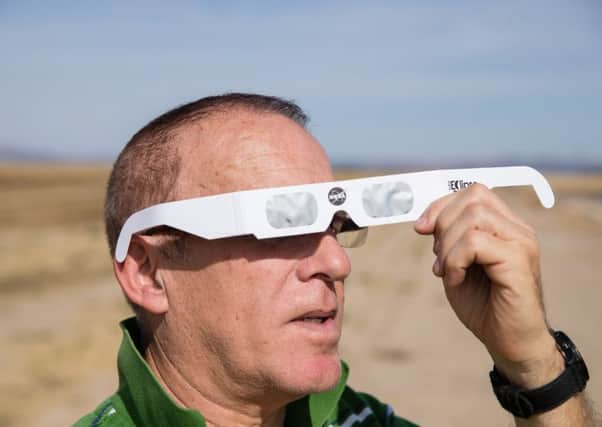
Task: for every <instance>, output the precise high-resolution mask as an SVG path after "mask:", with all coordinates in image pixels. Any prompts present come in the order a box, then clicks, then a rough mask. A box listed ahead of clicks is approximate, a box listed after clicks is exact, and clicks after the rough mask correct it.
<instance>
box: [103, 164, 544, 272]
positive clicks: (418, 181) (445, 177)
mask: <svg viewBox="0 0 602 427" xmlns="http://www.w3.org/2000/svg"><path fill="white" fill-rule="evenodd" d="M397 182H404V183H406V184H408V185H409V187H410V188H411V190H412V193H413V205H412V208H411V209H410V211H409V212H407V213H405V214H402V215H395V216H389V217H379V218H374V217H371V216H369V215H368V214H367V213H366V212H365V210H364V207H363V205H362V192H363V190H364V189H365V188H366V187H367V186H369V185H373V184H383V183H397ZM473 183H480V184H483V185H485V186H487V187H488V188H495V187H512V186H524V185H530V186H533V188H534V190H535V193H536V194H537V196H538V197H539V200H540V202H541V204H542V205H543V206H545V207H546V208H551V207H552V206H553V205H554V193H553V192H552V188H551V187H550V184H549V183H548V181H547V180H546V179H545V178H544V176H543V175H542V174H541V173H539V172H538V171H537V170H535V169H533V168H530V167H528V166H510V167H493V168H473V169H444V170H434V171H425V172H413V173H403V174H397V175H385V176H376V177H369V178H359V179H350V180H343V181H332V182H324V183H318V184H307V185H294V186H287V187H274V188H265V189H259V190H247V191H239V192H234V193H225V194H218V195H214V196H206V197H197V198H193V199H186V200H178V201H175V202H167V203H161V204H157V205H154V206H150V207H148V208H146V209H143V210H141V211H138V212H136V213H134V214H133V215H132V216H130V217H129V218H128V219H127V221H126V222H125V224H124V225H123V227H122V229H121V232H120V234H119V239H118V241H117V247H116V250H115V259H116V260H117V261H118V262H123V261H124V260H125V257H126V255H127V251H128V247H129V245H130V241H131V237H132V235H134V234H136V233H140V232H142V231H144V230H148V229H150V228H153V227H157V226H161V225H167V226H170V227H172V228H175V229H178V230H181V231H185V232H188V233H191V234H194V235H196V236H199V237H202V238H205V239H219V238H224V237H233V236H242V235H250V234H252V235H254V236H255V237H256V238H258V239H264V238H271V237H284V236H293V235H299V234H309V233H316V232H322V231H324V230H326V229H327V228H328V226H329V225H330V223H331V221H332V218H333V216H334V214H335V213H336V212H338V211H345V212H347V214H348V215H349V216H350V217H351V219H352V220H353V221H354V222H355V223H356V224H357V225H358V226H360V227H369V226H373V225H382V224H393V223H399V222H406V221H415V220H416V219H417V218H418V217H419V216H420V215H421V214H422V212H423V211H424V210H425V209H426V208H427V207H428V205H429V204H431V203H432V202H433V201H435V200H437V199H438V198H440V197H443V196H445V195H447V194H450V193H452V192H455V191H458V190H461V189H463V188H466V187H468V186H470V185H471V184H473ZM335 187H339V188H342V189H343V190H344V191H345V193H346V199H345V201H344V203H342V204H341V205H334V204H332V203H331V202H329V198H328V193H329V191H330V190H331V189H333V188H335ZM298 192H308V193H311V194H313V195H314V197H315V198H316V200H317V202H318V216H317V218H316V220H315V221H314V222H313V223H312V224H311V225H303V226H297V227H291V228H274V227H273V226H272V225H270V224H269V222H268V220H267V217H266V203H267V201H268V200H269V199H270V197H272V196H274V195H279V194H290V193H298Z"/></svg>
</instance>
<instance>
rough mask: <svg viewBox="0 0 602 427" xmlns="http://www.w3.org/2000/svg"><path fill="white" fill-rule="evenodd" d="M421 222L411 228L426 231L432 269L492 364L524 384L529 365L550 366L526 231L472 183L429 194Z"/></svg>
mask: <svg viewBox="0 0 602 427" xmlns="http://www.w3.org/2000/svg"><path fill="white" fill-rule="evenodd" d="M421 220H422V221H421ZM421 220H420V219H419V220H418V222H417V223H416V226H415V228H416V231H417V232H418V233H421V234H433V236H434V245H433V251H434V252H435V255H436V256H437V258H436V260H435V263H434V265H433V272H434V273H435V274H436V275H437V276H439V277H441V278H442V279H443V284H444V286H445V292H446V294H447V298H448V299H449V302H450V304H451V306H452V308H453V309H454V311H455V312H456V314H457V316H458V318H459V319H460V320H461V321H462V323H464V325H466V327H467V328H468V329H469V330H471V331H472V332H473V333H474V334H475V335H476V336H477V338H479V339H480V340H481V341H482V342H483V344H485V346H486V347H487V350H488V351H489V353H490V354H491V356H492V357H493V359H494V361H495V363H496V366H498V369H500V370H502V371H503V373H504V374H507V375H508V376H509V377H510V379H511V380H514V381H515V382H516V381H520V382H522V383H524V385H527V384H526V383H528V382H531V380H532V379H531V378H530V377H531V371H532V370H533V369H532V368H533V367H539V368H541V364H542V363H544V365H545V364H546V363H547V364H548V365H550V364H552V365H554V364H555V360H556V354H555V353H558V352H557V351H556V350H555V344H554V340H553V338H552V337H551V336H550V333H549V332H548V327H547V324H546V319H545V313H544V308H543V303H542V295H541V274H540V268H539V246H538V243H537V239H536V237H535V232H534V231H533V229H532V228H531V227H529V226H528V225H527V224H525V223H524V222H523V221H522V220H521V219H520V218H519V217H517V216H516V215H515V214H514V213H513V212H512V211H511V210H510V209H509V208H508V206H507V205H506V204H505V203H504V202H503V201H502V200H501V199H500V198H499V197H497V196H496V195H495V194H494V193H493V192H491V191H490V190H488V189H487V188H486V187H484V186H482V185H480V184H475V185H472V186H471V187H470V188H469V189H467V190H465V191H460V192H458V193H454V194H451V195H449V196H446V197H443V198H441V199H439V200H437V201H436V202H434V203H433V204H431V205H430V206H429V207H428V209H427V210H426V211H425V212H424V214H423V215H422V217H421ZM558 356H560V354H558ZM560 371H562V365H560ZM517 375H519V376H521V377H520V378H517ZM524 375H527V376H528V378H522V376H524Z"/></svg>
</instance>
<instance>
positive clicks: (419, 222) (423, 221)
mask: <svg viewBox="0 0 602 427" xmlns="http://www.w3.org/2000/svg"><path fill="white" fill-rule="evenodd" d="M425 224H426V217H425V216H422V215H421V216H420V218H418V220H416V225H420V226H422V225H425Z"/></svg>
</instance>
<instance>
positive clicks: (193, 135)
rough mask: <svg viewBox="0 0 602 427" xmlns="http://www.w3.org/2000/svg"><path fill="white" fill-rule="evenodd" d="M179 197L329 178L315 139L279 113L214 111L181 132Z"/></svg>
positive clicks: (326, 158) (322, 152)
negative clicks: (215, 112) (213, 113)
mask: <svg viewBox="0 0 602 427" xmlns="http://www.w3.org/2000/svg"><path fill="white" fill-rule="evenodd" d="M178 135H179V137H180V138H182V139H183V140H182V141H181V144H179V147H181V148H179V155H180V157H181V158H182V164H181V170H180V174H179V176H178V189H179V191H178V193H180V194H179V195H180V197H195V196H201V195H209V194H218V193H225V192H230V191H240V190H249V189H254V188H263V187H277V186H284V185H294V184H307V183H314V182H324V181H331V180H332V179H333V177H332V171H331V167H330V162H329V160H328V157H327V156H326V153H325V152H324V150H323V148H322V147H321V146H320V144H319V143H318V141H317V140H316V139H315V138H314V137H313V136H311V135H310V134H309V133H308V132H307V131H305V130H304V129H303V128H302V127H301V126H299V125H298V124H297V123H295V122H294V121H292V120H290V119H288V118H287V117H284V116H282V115H279V114H274V113H255V112H250V111H245V110H242V111H232V112H228V113H219V114H215V115H213V116H212V117H209V118H206V119H204V120H203V121H202V122H200V123H196V124H192V125H189V126H187V127H186V128H185V129H183V130H182V131H181V132H180V133H179V134H178Z"/></svg>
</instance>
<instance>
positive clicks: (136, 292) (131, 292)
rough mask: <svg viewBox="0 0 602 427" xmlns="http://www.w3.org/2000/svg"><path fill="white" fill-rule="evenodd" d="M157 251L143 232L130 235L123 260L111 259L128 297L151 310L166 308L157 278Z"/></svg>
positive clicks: (162, 311) (161, 310) (161, 286)
mask: <svg viewBox="0 0 602 427" xmlns="http://www.w3.org/2000/svg"><path fill="white" fill-rule="evenodd" d="M157 256H158V254H157V251H156V249H155V248H153V247H152V246H151V245H150V244H149V243H147V242H146V241H145V240H144V238H143V237H142V236H137V235H134V236H132V241H131V242H130V247H129V249H128V253H127V255H126V257H125V260H123V262H121V263H119V262H117V261H116V260H113V270H114V271H115V277H117V280H118V281H119V284H120V286H121V289H122V290H123V292H124V293H125V295H126V296H127V298H128V299H129V300H130V301H131V302H132V303H134V304H135V305H137V306H140V307H142V308H143V309H144V310H146V311H148V312H149V313H153V314H163V313H165V312H167V309H168V306H169V305H168V300H167V292H166V290H165V287H164V286H163V284H161V283H160V282H159V281H158V277H157V276H158V275H157V262H158V259H157Z"/></svg>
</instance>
